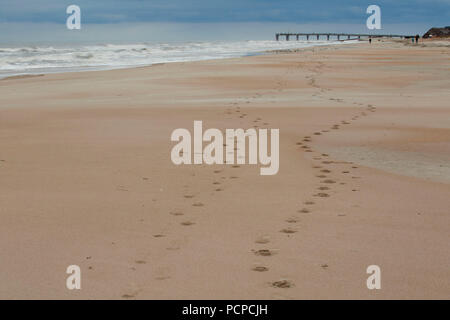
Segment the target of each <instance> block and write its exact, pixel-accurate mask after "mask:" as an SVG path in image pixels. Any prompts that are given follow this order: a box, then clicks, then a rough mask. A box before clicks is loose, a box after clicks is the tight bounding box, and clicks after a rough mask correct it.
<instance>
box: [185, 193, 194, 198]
mask: <svg viewBox="0 0 450 320" xmlns="http://www.w3.org/2000/svg"><path fill="white" fill-rule="evenodd" d="M184 197H185V198H186V199H192V198H194V197H195V196H193V195H191V194H186V195H185V196H184Z"/></svg>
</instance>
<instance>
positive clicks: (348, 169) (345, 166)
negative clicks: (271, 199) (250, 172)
mask: <svg viewBox="0 0 450 320" xmlns="http://www.w3.org/2000/svg"><path fill="white" fill-rule="evenodd" d="M323 67H324V64H323V63H317V64H316V66H315V67H313V69H312V70H310V71H311V72H312V73H313V75H308V76H306V79H307V80H308V84H309V85H310V86H311V87H313V88H315V89H317V90H318V92H317V93H315V94H313V96H317V97H320V98H323V99H327V97H326V96H325V93H326V92H329V91H331V89H328V88H322V87H320V86H319V85H318V84H317V81H316V76H317V75H319V74H320V73H321V72H322V71H321V69H322V68H323ZM300 68H303V63H299V64H298V69H300ZM280 91H281V90H280ZM328 100H331V101H334V102H336V103H346V102H345V100H344V99H337V98H334V97H332V98H328ZM353 104H354V105H357V106H360V107H364V104H363V103H359V102H353ZM371 112H376V107H375V106H373V105H371V104H368V105H366V108H364V110H363V111H360V112H358V113H357V114H355V115H354V116H353V117H352V118H351V119H346V120H342V121H340V122H339V123H335V124H333V125H332V126H331V127H329V128H327V129H324V130H322V131H320V132H319V131H318V132H313V133H312V134H311V135H309V136H305V137H303V139H302V140H301V141H298V142H297V143H296V147H297V148H298V150H299V151H300V152H304V153H305V154H311V156H312V159H311V161H312V168H313V169H314V170H315V172H316V174H315V176H316V178H317V180H318V185H319V186H318V187H317V189H316V190H314V191H313V192H312V193H311V195H310V200H306V201H304V202H303V205H302V206H301V207H300V208H299V209H298V210H297V212H296V213H295V214H293V215H291V216H289V217H287V218H285V220H284V223H285V224H286V227H284V228H282V229H281V230H279V232H281V233H282V234H285V235H286V236H288V237H289V238H291V236H293V235H294V234H295V233H297V232H298V229H297V228H296V226H297V225H298V224H299V223H300V221H301V215H302V214H312V213H314V209H315V207H316V205H317V204H318V203H319V202H320V201H325V200H326V199H327V198H330V197H331V196H332V191H333V189H334V188H337V186H338V185H346V183H345V182H340V179H339V176H341V177H342V176H347V175H351V173H352V172H354V171H355V170H356V169H358V167H357V166H355V165H352V164H351V163H347V162H336V161H333V160H331V159H330V156H329V155H328V154H325V153H320V152H318V151H315V150H314V149H313V148H312V147H311V142H312V141H313V139H314V138H320V136H323V135H326V134H331V133H332V132H334V131H336V130H340V129H341V128H342V126H346V125H350V124H351V123H352V122H353V121H357V120H358V119H360V118H362V117H366V116H368V115H369V113H371ZM351 178H352V179H359V178H360V177H358V176H351ZM352 191H353V192H356V191H358V189H352ZM345 216H346V215H345V214H338V217H345ZM255 243H256V245H258V246H264V248H261V249H254V250H252V252H253V254H254V255H255V256H257V257H260V258H261V259H263V258H264V259H268V258H269V257H272V256H274V255H276V254H278V253H279V252H278V251H275V250H273V249H269V248H267V245H268V244H269V243H270V237H269V236H265V237H263V238H259V239H257V240H256V241H255ZM261 259H260V260H261ZM265 261H266V262H270V261H269V260H265ZM320 267H321V268H322V269H324V270H326V269H328V268H329V266H328V264H322V265H320ZM252 270H253V271H255V272H267V271H269V270H270V267H269V266H268V263H260V262H258V263H256V264H255V266H254V267H253V268H252ZM268 284H269V285H270V287H273V288H279V289H289V288H292V287H294V286H295V284H294V282H293V281H291V280H289V279H280V280H276V281H270V282H268Z"/></svg>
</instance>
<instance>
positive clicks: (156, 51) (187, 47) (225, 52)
mask: <svg viewBox="0 0 450 320" xmlns="http://www.w3.org/2000/svg"><path fill="white" fill-rule="evenodd" d="M342 43H343V42H337V41H336V42H334V41H308V42H307V41H289V42H288V41H239V42H186V43H154V44H152V43H137V44H99V45H64V46H26V45H24V46H14V47H13V46H4V45H0V78H4V77H8V76H14V75H27V74H45V73H55V72H73V71H86V70H108V69H118V68H127V67H137V66H148V65H152V64H157V63H170V62H181V61H199V60H209V59H224V58H233V57H242V56H247V55H255V54H259V53H262V52H265V51H268V50H280V49H295V48H306V47H312V46H321V45H330V44H342ZM347 43H348V42H347Z"/></svg>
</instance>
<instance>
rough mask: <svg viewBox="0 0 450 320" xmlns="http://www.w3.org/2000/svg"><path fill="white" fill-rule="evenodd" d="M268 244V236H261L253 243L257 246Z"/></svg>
mask: <svg viewBox="0 0 450 320" xmlns="http://www.w3.org/2000/svg"><path fill="white" fill-rule="evenodd" d="M269 242H270V239H269V237H268V236H262V237H259V238H258V239H256V240H255V243H257V244H267V243H269Z"/></svg>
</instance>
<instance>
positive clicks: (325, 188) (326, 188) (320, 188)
mask: <svg viewBox="0 0 450 320" xmlns="http://www.w3.org/2000/svg"><path fill="white" fill-rule="evenodd" d="M318 189H319V190H320V191H326V190H330V188H328V187H319V188H318Z"/></svg>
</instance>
